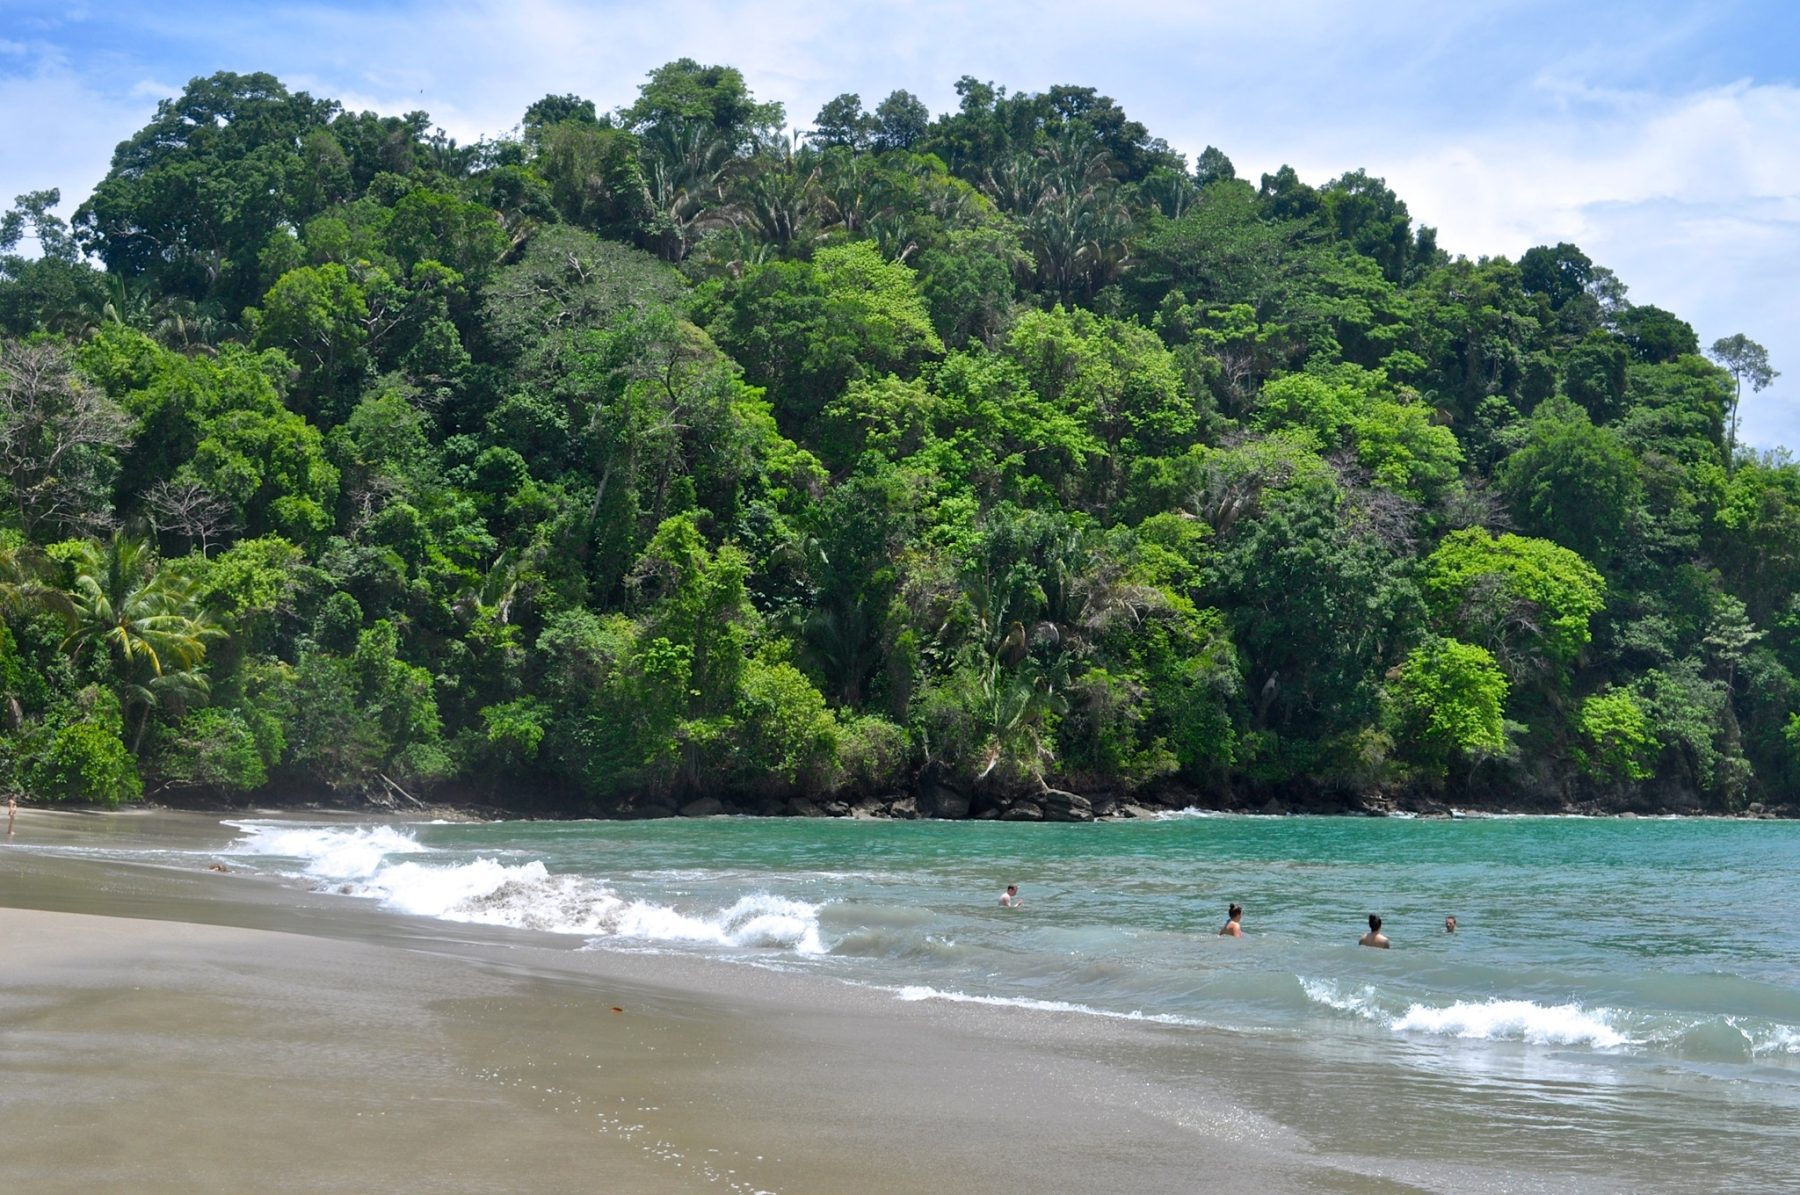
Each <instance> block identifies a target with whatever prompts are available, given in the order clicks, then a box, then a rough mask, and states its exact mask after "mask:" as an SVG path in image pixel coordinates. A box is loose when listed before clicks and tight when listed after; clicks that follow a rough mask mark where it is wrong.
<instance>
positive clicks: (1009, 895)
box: [1000, 884, 1025, 909]
mask: <svg viewBox="0 0 1800 1195" xmlns="http://www.w3.org/2000/svg"><path fill="white" fill-rule="evenodd" d="M1024 903H1025V902H1024V901H1022V900H1020V899H1019V886H1018V885H1017V884H1008V885H1007V886H1006V891H1005V892H1002V893H1001V894H1000V907H1001V908H1003V909H1016V908H1019V907H1020V906H1021V905H1023V904H1024Z"/></svg>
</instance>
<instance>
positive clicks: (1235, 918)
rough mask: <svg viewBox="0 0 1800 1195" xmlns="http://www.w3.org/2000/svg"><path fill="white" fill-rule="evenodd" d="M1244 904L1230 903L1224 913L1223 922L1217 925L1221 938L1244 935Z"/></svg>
mask: <svg viewBox="0 0 1800 1195" xmlns="http://www.w3.org/2000/svg"><path fill="white" fill-rule="evenodd" d="M1243 922H1244V906H1243V905H1232V906H1231V908H1230V909H1229V910H1227V911H1226V914H1225V924H1224V925H1222V926H1220V927H1219V936H1220V937H1221V938H1241V937H1243V936H1244V924H1243Z"/></svg>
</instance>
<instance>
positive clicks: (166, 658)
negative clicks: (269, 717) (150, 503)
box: [63, 532, 225, 751]
mask: <svg viewBox="0 0 1800 1195" xmlns="http://www.w3.org/2000/svg"><path fill="white" fill-rule="evenodd" d="M70 564H71V567H72V569H73V571H74V584H73V585H72V586H71V587H70V591H69V595H68V597H69V624H70V631H69V634H68V636H67V637H66V638H65V639H64V640H63V649H64V650H65V651H67V652H69V653H70V654H71V655H72V656H75V657H77V658H79V657H80V656H81V654H82V652H83V651H85V650H86V649H88V648H89V647H90V646H93V645H98V647H97V650H99V651H103V652H105V653H106V655H107V656H108V657H109V659H110V660H111V663H112V667H113V676H114V682H115V687H116V689H117V691H118V694H119V703H120V705H121V706H122V707H123V708H124V710H125V713H126V715H127V717H128V718H129V717H130V716H131V715H132V714H133V713H134V712H135V713H136V717H137V723H136V731H135V733H134V735H133V738H132V749H133V750H134V751H135V750H136V748H137V745H138V744H139V743H140V742H141V741H142V739H143V735H144V729H145V727H146V725H147V724H148V722H149V716H150V711H151V710H152V709H153V708H156V707H157V706H161V705H168V706H172V707H174V708H181V707H182V706H184V705H185V704H187V703H191V702H193V701H196V700H199V699H201V698H203V697H204V696H205V694H206V691H207V684H206V678H205V676H204V675H202V674H201V673H200V671H199V668H200V665H201V664H202V662H203V661H204V660H205V658H206V645H207V644H208V643H209V642H211V641H213V640H217V639H222V638H224V636H225V632H224V631H222V630H220V629H219V628H218V627H216V626H214V625H213V624H212V622H211V621H210V619H209V618H208V617H207V614H206V612H205V611H204V610H203V609H201V607H200V604H199V597H198V595H197V594H196V592H195V590H194V586H193V584H192V583H191V582H190V581H189V580H188V578H187V577H185V576H184V575H182V573H181V572H180V571H179V570H177V569H174V568H168V567H164V566H163V565H162V563H161V562H160V561H159V560H157V558H156V555H155V553H154V552H153V551H152V550H151V548H150V545H149V544H148V543H147V542H145V541H144V540H140V539H133V538H130V537H128V536H126V535H123V534H120V533H117V532H115V533H114V534H113V537H112V539H111V540H109V541H108V542H107V543H105V544H101V543H99V542H96V541H94V540H87V541H85V542H83V543H82V544H80V546H79V548H78V550H77V552H76V553H75V556H74V558H73V559H72V560H71V561H70Z"/></svg>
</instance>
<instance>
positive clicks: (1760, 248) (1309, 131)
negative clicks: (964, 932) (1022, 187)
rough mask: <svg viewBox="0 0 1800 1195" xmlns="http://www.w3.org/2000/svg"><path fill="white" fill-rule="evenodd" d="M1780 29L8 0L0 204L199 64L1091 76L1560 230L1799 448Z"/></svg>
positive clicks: (1232, 145)
mask: <svg viewBox="0 0 1800 1195" xmlns="http://www.w3.org/2000/svg"><path fill="white" fill-rule="evenodd" d="M1797 46H1800V4H1795V3H1791V2H1787V0H1737V2H1734V0H1711V2H1708V3H1689V4H1675V3H1659V2H1657V0H1637V2H1635V3H1612V2H1606V3H1591V4H1581V3H1579V0H1556V2H1552V0H1457V2H1453V3H1444V2H1442V0H1434V2H1430V3H1426V2H1413V0H1386V2H1383V0H1363V2H1361V3H1354V2H1342V3H1339V2H1332V3H1327V2H1325V0H1261V2H1260V3H1257V4H1254V5H1252V4H1248V3H1245V2H1244V0H1232V2H1230V3H1217V2H1214V0H1186V2H1182V0H1164V2H1152V0H1112V2H1111V3H1106V4H1102V3H1097V2H1095V0H1035V2H1031V3H1015V2H1013V0H989V2H987V3H983V4H980V5H972V4H967V3H956V2H945V0H888V2H886V3H880V4H870V3H863V2H862V0H839V2H838V3H836V4H833V5H829V6H827V5H820V4H816V3H800V2H798V0H790V2H773V3H757V4H728V3H719V2H716V0H687V2H686V3H682V4H671V3H605V2H589V3H581V2H577V0H434V2H432V3H418V2H413V0H402V2H389V3H382V2H380V0H363V2H361V3H346V2H344V0H312V2H310V3H254V2H243V3H230V4H228V3H217V2H214V0H193V2H190V3H185V4H180V5H163V4H142V3H118V2H108V0H95V2H91V3H80V2H78V0H77V2H71V3H60V4H52V3H41V2H39V0H0V129H3V130H4V133H3V134H0V205H4V204H6V203H9V202H10V199H11V196H13V195H15V194H18V193H21V192H24V191H28V190H35V189H38V188H41V187H50V186H56V187H60V188H61V189H62V191H63V195H64V197H65V200H66V203H65V210H72V208H73V206H74V204H75V203H76V202H79V200H80V199H81V198H83V197H85V196H86V194H87V193H88V191H89V190H90V189H91V188H92V187H93V185H94V183H95V182H96V181H98V180H99V178H100V177H101V176H102V175H103V174H104V173H105V171H106V167H107V162H108V159H109V157H110V155H111V153H112V148H113V146H114V145H115V144H116V143H118V142H119V141H120V140H123V139H124V138H125V137H127V136H129V135H130V134H131V133H132V132H133V131H134V130H136V129H137V128H138V127H140V126H141V125H143V124H144V123H145V122H146V121H147V120H148V118H149V116H150V115H151V113H152V112H153V111H154V110H155V106H156V102H157V100H159V99H162V98H164V97H167V96H171V95H174V94H176V93H177V92H179V91H180V89H181V87H182V86H183V85H184V84H185V83H186V82H187V80H188V79H190V78H192V77H194V76H196V75H206V74H211V73H212V72H214V71H218V70H234V71H256V70H265V71H270V72H272V73H274V74H275V75H277V76H279V77H280V78H281V79H282V80H283V81H284V82H286V83H287V84H288V85H289V86H290V87H293V88H297V89H305V90H308V91H311V92H313V93H314V94H315V95H322V96H330V97H332V98H335V99H338V100H340V101H342V102H343V103H344V104H345V105H346V106H348V107H354V108H370V109H374V110H376V111H380V112H384V113H398V112H404V111H410V110H413V109H421V108H422V109H424V110H425V111H427V112H429V113H431V115H432V116H433V117H434V118H435V120H436V121H437V123H438V124H440V125H442V126H443V127H444V128H445V129H447V130H448V131H449V132H450V133H451V134H452V135H454V136H456V137H457V138H458V139H459V140H464V141H468V140H473V139H475V138H477V137H480V136H483V135H492V134H497V133H501V132H504V131H505V130H507V129H509V128H511V127H512V126H513V125H514V124H515V123H517V121H518V119H519V117H520V115H521V114H522V113H523V112H524V110H525V107H526V105H528V104H529V103H531V101H533V100H535V99H537V98H538V97H540V96H542V95H545V94H547V93H552V92H555V93H561V92H570V91H572V92H576V93H578V94H580V95H583V96H586V97H588V98H590V99H592V100H594V101H595V102H596V103H598V104H599V105H600V106H601V107H602V108H610V107H616V106H618V105H620V104H624V103H627V102H629V101H630V100H631V99H632V97H633V96H634V95H635V94H636V88H637V84H638V83H639V82H640V81H641V80H642V78H643V76H644V74H645V72H647V71H649V70H650V69H651V68H652V67H654V66H656V65H657V64H659V63H662V62H666V61H668V60H669V59H672V58H677V57H681V56H684V55H685V56H688V57H692V58H697V59H699V60H701V61H703V62H721V63H729V64H731V65H734V66H737V67H739V68H740V69H742V70H743V72H744V74H745V76H746V78H747V79H748V80H749V83H750V86H751V88H752V89H753V90H754V91H755V92H756V94H757V96H758V97H759V98H762V99H774V100H780V101H782V102H783V103H784V104H786V106H787V112H788V116H789V120H790V121H791V122H792V123H794V124H796V125H798V126H802V127H804V126H805V125H806V124H807V123H809V121H810V119H811V117H812V115H813V113H815V112H816V111H817V110H818V108H819V105H820V104H822V103H823V102H824V101H825V100H827V99H830V98H831V97H832V96H834V95H837V94H838V93H840V92H844V91H855V92H858V93H859V94H861V95H862V97H863V99H864V101H865V102H866V103H868V104H869V105H870V106H873V105H874V103H875V102H877V101H878V100H879V99H880V98H881V97H883V96H885V95H886V94H887V93H888V92H890V91H892V90H894V89H895V88H905V89H907V90H909V91H912V92H913V93H915V94H916V95H918V96H920V97H921V98H922V99H924V100H925V102H926V103H927V104H928V105H929V106H930V107H931V108H932V110H933V111H934V112H941V111H944V110H947V109H949V108H952V107H954V105H955V92H954V84H955V81H956V79H957V78H958V77H959V76H962V75H965V74H968V75H975V76H977V77H979V78H981V79H984V80H992V81H994V82H996V83H1000V84H1003V85H1005V86H1007V87H1008V88H1009V89H1011V90H1015V91H1018V90H1031V91H1035V90H1041V89H1043V88H1045V87H1048V86H1050V85H1052V84H1056V83H1076V84H1084V85H1089V86H1094V87H1097V88H1099V89H1100V90H1101V91H1103V92H1105V93H1107V94H1110V95H1112V96H1113V97H1115V98H1116V99H1117V100H1118V101H1119V102H1120V104H1121V105H1122V106H1123V107H1124V108H1125V109H1126V111H1127V112H1129V113H1130V114H1131V115H1132V116H1134V117H1136V118H1137V119H1139V120H1142V121H1143V122H1144V123H1145V124H1147V125H1148V126H1149V127H1150V129H1151V131H1152V132H1154V133H1156V134H1157V135H1159V136H1162V137H1164V138H1165V139H1167V140H1168V141H1169V142H1170V143H1171V144H1172V145H1174V146H1175V147H1176V148H1177V149H1179V150H1182V151H1183V152H1185V153H1187V154H1188V155H1189V157H1190V158H1192V157H1193V155H1195V154H1197V153H1198V152H1199V151H1200V150H1201V149H1202V148H1204V147H1205V146H1207V145H1209V144H1210V145H1217V146H1218V147H1219V148H1220V149H1222V150H1224V151H1225V152H1226V154H1228V155H1229V156H1230V157H1231V158H1232V160H1233V161H1234V162H1235V163H1236V165H1237V168H1238V173H1239V174H1240V175H1242V176H1248V177H1252V178H1254V177H1255V176H1256V175H1258V174H1260V173H1261V172H1263V171H1267V170H1273V169H1275V168H1276V167H1277V166H1279V165H1281V164H1282V163H1291V164H1292V165H1293V166H1294V167H1295V168H1296V169H1297V170H1299V172H1300V174H1301V176H1302V177H1303V178H1306V179H1308V180H1310V181H1313V182H1323V181H1325V180H1327V179H1329V178H1331V177H1334V176H1336V175H1338V174H1341V173H1343V172H1344V171H1346V170H1351V169H1355V168H1358V167H1361V168H1364V169H1367V170H1368V171H1369V172H1370V173H1371V174H1374V175H1378V176H1381V177H1384V178H1386V179H1387V181H1388V184H1389V185H1390V186H1392V187H1393V188H1394V189H1395V190H1396V191H1397V192H1398V193H1399V194H1400V196H1401V197H1402V198H1403V199H1405V200H1406V201H1407V204H1408V206H1409V207H1410V208H1411V209H1412V212H1413V215H1414V216H1415V218H1417V219H1419V220H1421V221H1422V222H1424V223H1427V224H1431V225H1434V226H1436V227H1437V228H1438V230H1439V242H1440V244H1442V245H1443V246H1444V247H1445V248H1447V249H1449V250H1450V251H1451V252H1454V253H1463V254H1467V255H1468V256H1471V257H1476V256H1480V255H1483V254H1506V255H1508V256H1515V257H1516V256H1517V255H1518V254H1519V253H1521V252H1522V251H1523V250H1525V249H1527V248H1529V247H1530V246H1532V245H1535V244H1546V243H1548V244H1554V243H1556V242H1558V241H1564V240H1567V241H1573V242H1575V243H1576V244H1578V245H1580V246H1581V247H1582V248H1583V249H1584V250H1585V251H1586V252H1587V253H1588V254H1589V256H1591V257H1592V258H1593V259H1594V260H1595V261H1597V262H1599V263H1600V264H1602V265H1606V266H1609V267H1611V268H1612V269H1613V270H1615V271H1616V272H1617V273H1618V274H1619V276H1620V277H1621V278H1622V279H1623V280H1624V281H1625V282H1626V283H1627V284H1628V285H1629V286H1630V287H1631V293H1630V297H1631V298H1632V299H1633V300H1634V301H1636V302H1640V303H1655V304H1657V305H1659V306H1662V307H1666V308H1669V309H1670V310H1673V311H1675V312H1676V313H1678V314H1680V315H1681V316H1683V317H1684V318H1686V319H1687V320H1689V322H1691V323H1693V324H1694V326H1695V328H1696V330H1697V331H1698V332H1699V334H1700V338H1701V341H1702V343H1711V342H1712V341H1713V340H1714V339H1716V338H1717V337H1720V336H1725V335H1729V334H1731V333H1733V332H1743V333H1745V334H1746V335H1748V336H1750V337H1751V338H1752V339H1754V340H1757V341H1759V342H1761V343H1762V344H1764V345H1765V346H1767V348H1768V349H1769V353H1770V357H1771V359H1772V361H1773V363H1774V365H1775V367H1776V368H1777V369H1783V368H1785V369H1786V371H1787V376H1785V377H1782V378H1780V379H1778V380H1777V381H1776V383H1775V384H1774V385H1773V386H1772V387H1770V388H1769V389H1768V390H1766V391H1764V392H1763V393H1762V394H1760V395H1756V396H1754V397H1751V396H1746V399H1745V404H1744V405H1745V411H1744V428H1745V439H1746V440H1747V441H1748V442H1750V443H1753V444H1757V445H1760V446H1763V447H1773V446H1776V445H1783V444H1785V445H1793V446H1795V447H1796V448H1797V449H1800V401H1797V400H1800V287H1796V285H1795V280H1796V278H1800V136H1797V135H1796V134H1797V133H1800V57H1797V56H1796V55H1795V53H1794V50H1795V48H1796V47H1797Z"/></svg>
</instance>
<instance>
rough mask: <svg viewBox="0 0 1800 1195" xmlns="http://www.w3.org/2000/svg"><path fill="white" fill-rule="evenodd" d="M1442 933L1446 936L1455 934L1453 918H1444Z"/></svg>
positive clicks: (1454, 919) (1454, 920)
mask: <svg viewBox="0 0 1800 1195" xmlns="http://www.w3.org/2000/svg"><path fill="white" fill-rule="evenodd" d="M1444 932H1445V933H1447V934H1453V933H1455V932H1456V918H1455V916H1450V917H1446V918H1444Z"/></svg>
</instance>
